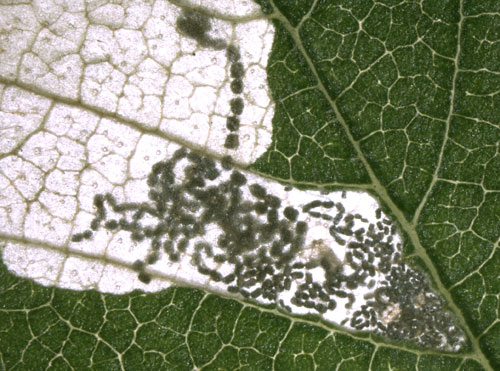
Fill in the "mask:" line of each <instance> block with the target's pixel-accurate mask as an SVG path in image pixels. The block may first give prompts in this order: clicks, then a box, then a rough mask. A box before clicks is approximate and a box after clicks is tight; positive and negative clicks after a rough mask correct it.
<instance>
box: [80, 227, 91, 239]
mask: <svg viewBox="0 0 500 371" xmlns="http://www.w3.org/2000/svg"><path fill="white" fill-rule="evenodd" d="M82 237H83V238H85V239H86V240H88V239H90V237H92V231H91V230H88V229H87V230H86V231H85V232H83V233H82Z"/></svg>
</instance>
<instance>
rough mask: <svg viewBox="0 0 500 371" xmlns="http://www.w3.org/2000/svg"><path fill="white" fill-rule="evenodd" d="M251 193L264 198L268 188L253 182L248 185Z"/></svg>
mask: <svg viewBox="0 0 500 371" xmlns="http://www.w3.org/2000/svg"><path fill="white" fill-rule="evenodd" d="M248 189H249V191H250V193H251V194H252V195H253V196H254V197H257V198H260V199H264V198H265V197H266V194H267V192H266V189H265V188H264V187H262V186H261V185H259V184H252V185H250V186H249V187H248Z"/></svg>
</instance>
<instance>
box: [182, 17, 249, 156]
mask: <svg viewBox="0 0 500 371" xmlns="http://www.w3.org/2000/svg"><path fill="white" fill-rule="evenodd" d="M176 26H177V29H178V30H179V32H180V33H182V34H183V35H185V36H187V37H189V38H192V39H194V40H196V41H197V42H198V44H199V45H200V46H202V47H205V48H211V49H214V50H221V49H226V57H227V59H228V61H229V62H230V63H231V65H230V68H229V70H230V75H231V83H230V88H231V92H232V93H233V94H234V97H233V98H232V99H231V100H230V101H229V106H230V109H231V114H230V116H228V117H227V119H226V128H227V129H228V130H229V132H230V133H229V134H228V135H227V136H226V139H225V142H224V147H225V148H227V149H232V150H234V149H236V148H238V146H239V135H238V130H239V128H240V118H239V116H240V115H241V114H242V112H243V108H244V102H243V99H242V98H241V97H240V96H239V95H241V94H242V93H243V76H244V74H245V69H244V66H243V64H242V63H241V53H240V49H239V48H238V47H237V46H235V45H233V44H228V43H227V42H226V41H225V40H223V39H217V38H213V37H211V36H210V35H209V34H208V32H209V31H210V30H211V29H212V26H211V23H210V18H208V17H207V16H206V15H204V14H202V13H200V12H197V11H195V10H184V11H182V13H181V14H180V16H179V17H178V18H177V22H176Z"/></svg>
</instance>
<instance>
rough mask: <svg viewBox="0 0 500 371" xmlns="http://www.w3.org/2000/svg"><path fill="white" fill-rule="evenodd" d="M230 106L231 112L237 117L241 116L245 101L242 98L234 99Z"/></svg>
mask: <svg viewBox="0 0 500 371" xmlns="http://www.w3.org/2000/svg"><path fill="white" fill-rule="evenodd" d="M229 106H230V107H231V112H232V113H233V114H235V115H241V114H242V113H243V108H244V107H245V104H244V103H243V99H241V98H240V97H238V98H233V99H231V100H230V101H229Z"/></svg>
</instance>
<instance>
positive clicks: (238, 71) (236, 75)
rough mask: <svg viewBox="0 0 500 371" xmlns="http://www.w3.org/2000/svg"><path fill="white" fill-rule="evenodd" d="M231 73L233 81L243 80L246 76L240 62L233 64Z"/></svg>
mask: <svg viewBox="0 0 500 371" xmlns="http://www.w3.org/2000/svg"><path fill="white" fill-rule="evenodd" d="M230 72H231V77H232V78H233V79H240V78H242V77H243V75H244V74H245V70H244V68H243V64H242V63H240V62H235V63H233V64H232V65H231V68H230Z"/></svg>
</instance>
